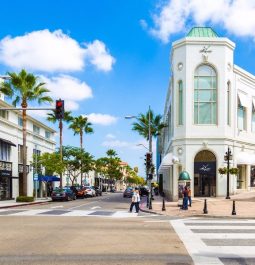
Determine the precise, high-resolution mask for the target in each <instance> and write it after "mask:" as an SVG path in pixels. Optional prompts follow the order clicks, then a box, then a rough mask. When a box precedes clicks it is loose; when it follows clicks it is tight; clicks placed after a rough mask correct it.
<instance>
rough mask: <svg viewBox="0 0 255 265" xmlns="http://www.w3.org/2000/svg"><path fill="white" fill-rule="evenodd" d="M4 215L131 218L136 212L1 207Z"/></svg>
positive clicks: (0, 212)
mask: <svg viewBox="0 0 255 265" xmlns="http://www.w3.org/2000/svg"><path fill="white" fill-rule="evenodd" d="M4 216H92V217H109V218H132V217H137V216H138V214H137V213H129V212H126V211H103V210H89V211H86V210H63V209H37V210H26V209H24V210H12V209H11V210H10V209H1V210H0V218H1V217H4Z"/></svg>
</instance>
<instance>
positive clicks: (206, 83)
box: [199, 77, 212, 89]
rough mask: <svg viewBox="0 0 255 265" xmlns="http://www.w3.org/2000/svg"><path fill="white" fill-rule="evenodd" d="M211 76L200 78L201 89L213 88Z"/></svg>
mask: <svg viewBox="0 0 255 265" xmlns="http://www.w3.org/2000/svg"><path fill="white" fill-rule="evenodd" d="M211 81H212V80H211V77H200V78H199V89H211V88H212V82H211Z"/></svg>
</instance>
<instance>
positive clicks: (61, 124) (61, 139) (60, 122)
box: [59, 119, 63, 188]
mask: <svg viewBox="0 0 255 265" xmlns="http://www.w3.org/2000/svg"><path fill="white" fill-rule="evenodd" d="M59 154H60V161H63V122H62V119H60V120H59ZM59 186H60V187H61V188H62V173H61V174H60V183H59Z"/></svg>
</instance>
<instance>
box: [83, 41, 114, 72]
mask: <svg viewBox="0 0 255 265" xmlns="http://www.w3.org/2000/svg"><path fill="white" fill-rule="evenodd" d="M86 46H87V50H86V52H85V57H87V58H88V59H89V60H90V63H91V64H93V65H95V66H96V68H97V69H99V70H102V71H105V72H108V71H110V70H112V65H113V64H114V63H115V61H116V60H115V59H114V58H113V57H112V56H111V55H110V54H109V52H108V51H107V50H106V47H105V44H104V43H103V42H101V41H99V40H95V41H93V42H92V43H89V44H86Z"/></svg>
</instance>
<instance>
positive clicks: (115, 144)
mask: <svg viewBox="0 0 255 265" xmlns="http://www.w3.org/2000/svg"><path fill="white" fill-rule="evenodd" d="M102 145H103V146H106V147H109V148H114V147H128V146H129V143H128V142H125V141H120V140H109V141H104V142H103V143H102Z"/></svg>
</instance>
